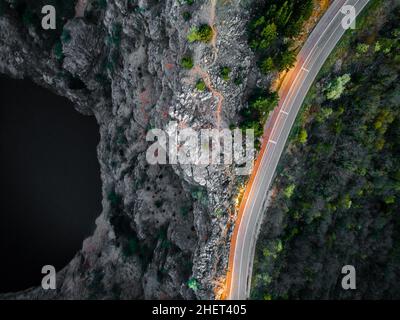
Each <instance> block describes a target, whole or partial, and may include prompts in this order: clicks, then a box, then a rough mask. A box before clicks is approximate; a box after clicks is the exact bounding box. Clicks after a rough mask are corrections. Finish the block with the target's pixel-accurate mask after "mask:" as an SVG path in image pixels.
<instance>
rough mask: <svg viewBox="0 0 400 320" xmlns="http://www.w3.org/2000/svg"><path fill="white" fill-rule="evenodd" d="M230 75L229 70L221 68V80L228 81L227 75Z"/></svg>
mask: <svg viewBox="0 0 400 320" xmlns="http://www.w3.org/2000/svg"><path fill="white" fill-rule="evenodd" d="M230 73H231V69H230V68H229V67H222V68H221V72H220V75H221V77H222V79H224V80H225V81H228V80H229V74H230Z"/></svg>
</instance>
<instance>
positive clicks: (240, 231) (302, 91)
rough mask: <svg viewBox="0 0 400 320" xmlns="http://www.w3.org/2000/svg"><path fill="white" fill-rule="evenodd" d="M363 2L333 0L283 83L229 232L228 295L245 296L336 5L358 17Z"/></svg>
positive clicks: (330, 40) (336, 18) (337, 34)
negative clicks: (270, 197) (274, 187)
mask: <svg viewBox="0 0 400 320" xmlns="http://www.w3.org/2000/svg"><path fill="white" fill-rule="evenodd" d="M368 2H369V0H334V1H333V3H332V4H331V6H330V7H329V9H328V10H327V12H326V13H325V14H324V16H323V17H322V18H321V20H320V22H319V23H318V25H317V26H316V27H315V29H314V31H313V32H312V33H311V35H310V36H309V38H308V40H307V41H306V43H305V44H304V46H303V48H302V50H301V51H300V53H299V55H298V57H297V63H296V65H295V67H294V68H293V69H292V70H291V71H290V72H289V73H288V74H287V75H286V77H285V80H284V81H283V84H282V86H281V89H280V90H279V96H280V103H279V105H278V107H277V108H276V109H275V110H274V112H273V114H272V116H271V117H270V120H269V121H268V123H267V125H266V131H265V135H264V143H263V147H262V149H261V152H260V155H259V158H258V160H257V161H256V164H255V168H254V171H253V174H252V177H251V179H250V181H249V184H248V186H247V188H246V192H245V194H244V196H243V200H242V203H241V207H240V209H239V216H238V220H237V223H236V226H235V230H234V232H233V236H232V243H231V253H230V262H229V269H228V275H227V298H228V299H232V300H239V299H240V300H241V299H247V298H248V297H249V294H250V283H251V275H252V265H253V259H254V251H255V246H256V242H257V235H258V231H259V227H260V222H261V219H262V216H263V212H264V211H265V204H266V200H267V193H268V190H269V189H270V186H271V182H272V180H273V177H274V175H275V170H276V167H277V165H278V162H279V158H280V157H281V154H282V151H283V149H284V147H285V144H286V141H287V139H288V136H289V133H290V130H291V128H292V126H293V124H294V122H295V119H296V116H297V114H298V112H299V110H300V107H301V105H302V103H303V101H304V98H305V97H306V94H307V92H308V90H309V89H310V87H311V85H312V83H313V82H314V80H315V78H316V76H317V74H318V72H319V71H320V69H321V67H322V66H323V64H324V62H325V61H326V59H327V58H328V56H329V54H330V53H331V52H332V50H333V49H334V48H335V46H336V45H337V43H338V41H339V40H340V38H341V37H342V36H343V34H344V33H345V29H344V28H343V26H342V20H343V19H344V18H345V15H344V14H343V13H342V12H341V9H342V7H343V6H344V5H352V6H354V8H355V11H356V15H358V14H359V13H360V12H361V11H362V9H363V8H364V7H365V6H366V5H367V3H368Z"/></svg>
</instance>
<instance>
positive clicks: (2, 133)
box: [0, 76, 102, 293]
mask: <svg viewBox="0 0 400 320" xmlns="http://www.w3.org/2000/svg"><path fill="white" fill-rule="evenodd" d="M98 143H99V128H98V125H97V122H96V120H95V118H94V117H89V116H84V115H81V114H79V113H78V112H77V111H75V110H74V108H73V105H72V103H70V102H69V101H68V100H67V99H65V98H63V97H60V96H57V95H55V94H53V93H52V92H50V91H48V90H46V89H43V88H40V87H38V86H37V85H35V84H34V83H32V82H31V81H29V80H13V79H10V78H7V77H4V76H0V159H1V160H0V252H1V259H0V292H2V293H4V292H14V291H19V290H24V289H27V288H29V287H32V286H39V285H40V283H41V279H42V277H43V276H44V275H42V274H41V269H42V267H43V266H44V265H53V266H54V267H55V268H56V270H57V271H59V270H61V269H62V268H63V267H64V266H65V265H67V264H68V262H69V261H70V260H71V259H72V258H73V257H74V255H75V254H76V253H77V252H78V251H79V250H80V249H81V247H82V242H83V240H84V239H85V238H87V237H88V236H90V235H91V234H92V233H93V231H94V228H95V219H96V218H97V217H98V216H99V215H100V213H101V209H102V207H101V180H100V168H99V163H98V160H97V151H96V148H97V144H98Z"/></svg>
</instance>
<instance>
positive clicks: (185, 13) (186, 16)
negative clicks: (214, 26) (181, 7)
mask: <svg viewBox="0 0 400 320" xmlns="http://www.w3.org/2000/svg"><path fill="white" fill-rule="evenodd" d="M182 17H183V20H185V21H189V20H190V19H191V18H192V14H191V13H190V12H189V11H185V12H183V13H182Z"/></svg>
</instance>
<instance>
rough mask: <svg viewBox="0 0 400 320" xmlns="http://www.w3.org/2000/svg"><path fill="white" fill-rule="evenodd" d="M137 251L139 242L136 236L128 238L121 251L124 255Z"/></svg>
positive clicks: (129, 255) (127, 255)
mask: <svg viewBox="0 0 400 320" xmlns="http://www.w3.org/2000/svg"><path fill="white" fill-rule="evenodd" d="M138 251H139V242H138V240H137V239H136V238H130V239H129V240H128V243H127V244H126V245H125V246H124V249H123V253H124V255H125V256H126V257H131V256H133V255H134V254H136V253H138Z"/></svg>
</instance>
